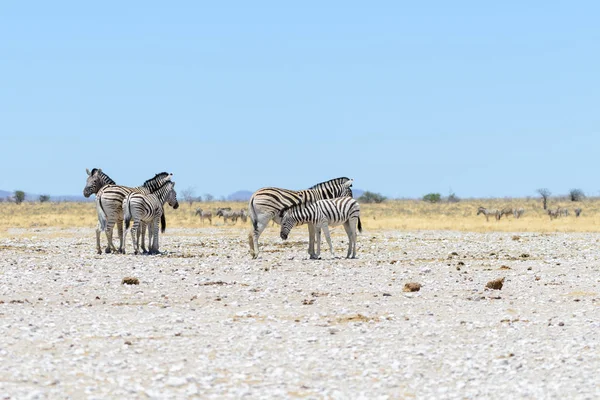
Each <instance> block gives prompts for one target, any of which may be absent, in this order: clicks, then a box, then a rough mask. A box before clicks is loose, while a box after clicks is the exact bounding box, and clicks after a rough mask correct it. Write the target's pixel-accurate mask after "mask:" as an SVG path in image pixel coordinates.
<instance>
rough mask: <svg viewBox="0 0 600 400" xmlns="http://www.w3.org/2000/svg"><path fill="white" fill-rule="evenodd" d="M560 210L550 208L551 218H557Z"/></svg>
mask: <svg viewBox="0 0 600 400" xmlns="http://www.w3.org/2000/svg"><path fill="white" fill-rule="evenodd" d="M558 210H559V209H558V208H557V209H556V210H550V209H548V216H549V217H550V220H553V219H556V218H558V217H559V216H560V214H559V212H558Z"/></svg>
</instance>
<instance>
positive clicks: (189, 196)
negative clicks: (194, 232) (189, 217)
mask: <svg viewBox="0 0 600 400" xmlns="http://www.w3.org/2000/svg"><path fill="white" fill-rule="evenodd" d="M181 197H182V198H183V201H187V202H188V204H189V205H190V208H192V204H193V203H194V200H195V199H194V188H191V187H189V188H187V189H183V190H182V191H181Z"/></svg>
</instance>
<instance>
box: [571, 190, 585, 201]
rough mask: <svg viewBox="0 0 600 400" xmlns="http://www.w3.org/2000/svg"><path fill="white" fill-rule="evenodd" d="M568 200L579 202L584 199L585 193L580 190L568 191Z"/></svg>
mask: <svg viewBox="0 0 600 400" xmlns="http://www.w3.org/2000/svg"><path fill="white" fill-rule="evenodd" d="M569 198H570V199H571V201H581V200H583V199H584V198H585V193H583V190H581V189H571V190H570V191H569Z"/></svg>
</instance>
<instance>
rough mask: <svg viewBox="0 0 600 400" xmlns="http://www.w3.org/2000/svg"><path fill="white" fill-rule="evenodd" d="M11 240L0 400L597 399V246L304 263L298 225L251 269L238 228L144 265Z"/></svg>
mask: <svg viewBox="0 0 600 400" xmlns="http://www.w3.org/2000/svg"><path fill="white" fill-rule="evenodd" d="M340 233H343V230H338V231H337V232H336V234H335V235H334V237H333V241H334V243H335V244H336V247H337V249H336V251H337V254H338V255H340V256H341V255H343V254H345V246H346V242H345V237H344V236H342V235H340ZM10 234H11V235H13V238H10V239H0V324H1V335H0V398H10V399H27V398H52V399H61V398H76V399H78V398H157V399H170V398H173V399H175V398H177V399H180V398H203V399H205V398H235V399H237V398H242V397H246V398H253V399H254V398H293V397H300V398H332V399H346V398H365V399H367V398H368V399H376V398H382V399H385V398H423V399H432V398H460V399H463V398H469V399H485V398H490V399H495V398H497V399H516V398H527V399H546V398H561V399H566V398H568V399H595V398H596V399H597V398H600V377H599V375H598V374H599V371H600V344H599V341H600V329H599V328H600V294H599V292H600V290H599V280H600V273H599V272H600V259H599V258H600V257H599V255H600V243H599V241H600V234H519V235H520V236H521V238H520V239H519V240H513V238H512V236H513V234H507V233H485V234H481V233H463V232H399V231H387V232H375V233H373V232H371V233H368V232H367V233H364V234H363V235H360V236H359V238H358V245H359V250H358V255H359V257H360V258H359V259H357V260H346V259H331V258H330V257H329V254H328V253H327V252H326V251H323V254H322V255H323V260H319V261H311V260H308V259H307V258H308V254H307V253H306V243H305V242H306V231H305V229H301V228H298V229H296V230H295V231H294V232H293V236H292V237H291V239H290V242H289V243H285V244H283V242H282V241H281V240H279V239H278V238H277V235H276V232H275V230H271V231H270V232H268V234H267V235H265V236H264V237H261V243H263V244H264V245H265V246H264V248H263V249H264V250H263V252H262V253H261V258H260V259H258V260H251V259H250V256H249V253H248V246H247V241H246V237H245V235H246V231H245V230H244V231H242V230H241V229H240V230H239V231H236V230H231V229H219V228H211V229H196V230H185V229H170V230H169V231H168V232H167V234H166V235H164V236H162V237H161V250H162V251H165V252H166V254H163V255H159V256H133V255H113V254H108V255H106V254H105V255H100V256H99V255H96V254H95V244H94V243H95V240H94V232H93V230H92V229H85V230H57V229H41V230H40V229H36V230H35V231H33V230H29V231H16V230H15V231H13V232H10ZM31 235H35V237H34V238H31ZM128 248H129V249H131V247H130V246H129V247H128ZM325 250H326V249H325ZM453 252H455V253H456V254H455V255H452V253H453ZM459 264H460V265H459ZM127 276H131V277H136V278H138V279H139V285H123V284H122V283H121V282H122V279H123V278H124V277H127ZM500 277H505V278H506V279H505V282H504V287H503V288H502V290H499V291H498V290H484V288H485V285H486V283H487V282H488V281H490V280H492V279H496V278H500ZM407 282H418V283H421V284H422V288H421V290H420V291H419V292H414V293H405V292H403V290H402V289H403V287H404V284H405V283H407Z"/></svg>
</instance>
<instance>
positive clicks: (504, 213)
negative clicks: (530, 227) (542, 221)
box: [477, 207, 525, 221]
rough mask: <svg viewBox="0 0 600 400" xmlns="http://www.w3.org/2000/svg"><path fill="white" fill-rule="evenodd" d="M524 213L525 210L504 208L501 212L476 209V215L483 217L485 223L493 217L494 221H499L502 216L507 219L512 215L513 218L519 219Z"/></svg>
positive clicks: (482, 208) (481, 208)
mask: <svg viewBox="0 0 600 400" xmlns="http://www.w3.org/2000/svg"><path fill="white" fill-rule="evenodd" d="M524 213H525V209H523V208H510V207H505V208H503V209H501V210H498V209H490V208H484V207H479V208H478V209H477V215H479V214H483V215H485V220H486V221H489V220H490V216H492V217H494V218H495V219H496V221H499V220H500V219H501V218H502V217H503V216H506V217H508V216H509V215H512V216H513V217H515V218H517V219H518V218H521V217H522V216H523V214H524Z"/></svg>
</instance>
